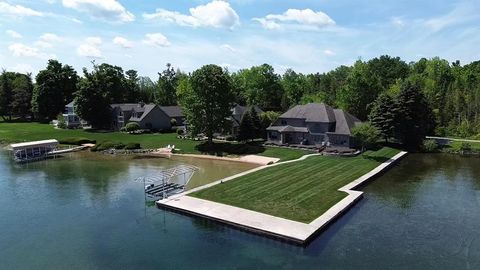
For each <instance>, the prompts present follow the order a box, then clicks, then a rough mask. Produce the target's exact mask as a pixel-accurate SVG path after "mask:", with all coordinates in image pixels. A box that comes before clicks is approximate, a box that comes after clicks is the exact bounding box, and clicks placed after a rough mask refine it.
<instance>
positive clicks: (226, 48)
mask: <svg viewBox="0 0 480 270" xmlns="http://www.w3.org/2000/svg"><path fill="white" fill-rule="evenodd" d="M220 49H222V50H225V51H229V52H233V53H234V52H237V50H235V48H233V47H232V46H230V45H228V44H222V45H221V46H220Z"/></svg>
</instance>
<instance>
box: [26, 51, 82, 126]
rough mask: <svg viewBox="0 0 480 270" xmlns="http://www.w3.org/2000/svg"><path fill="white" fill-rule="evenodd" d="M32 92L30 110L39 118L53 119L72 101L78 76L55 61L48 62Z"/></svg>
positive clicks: (69, 68) (37, 78) (71, 69)
mask: <svg viewBox="0 0 480 270" xmlns="http://www.w3.org/2000/svg"><path fill="white" fill-rule="evenodd" d="M35 80H36V85H35V88H34V90H33V97H32V109H33V111H34V112H35V113H36V115H37V116H38V117H40V118H47V119H49V120H51V119H55V117H56V116H57V114H58V113H60V112H62V111H63V109H64V107H65V104H67V103H69V102H70V101H72V98H73V93H74V92H75V91H76V84H77V81H78V76H77V73H76V71H75V70H73V68H72V67H70V66H68V65H63V66H62V64H61V63H60V62H58V61H57V60H49V61H48V64H47V68H46V69H44V70H41V71H40V72H39V73H38V74H37V76H36V78H35Z"/></svg>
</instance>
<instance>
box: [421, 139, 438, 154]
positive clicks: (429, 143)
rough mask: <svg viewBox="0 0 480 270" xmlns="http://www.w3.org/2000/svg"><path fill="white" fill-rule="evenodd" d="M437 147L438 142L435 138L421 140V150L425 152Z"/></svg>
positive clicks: (434, 149)
mask: <svg viewBox="0 0 480 270" xmlns="http://www.w3.org/2000/svg"><path fill="white" fill-rule="evenodd" d="M437 149H438V144H437V142H436V141H435V140H424V141H423V150H424V151H425V152H427V153H432V152H436V151H437Z"/></svg>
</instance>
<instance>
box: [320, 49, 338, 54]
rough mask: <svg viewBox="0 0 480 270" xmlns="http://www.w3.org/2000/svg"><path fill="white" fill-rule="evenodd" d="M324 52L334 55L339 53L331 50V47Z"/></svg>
mask: <svg viewBox="0 0 480 270" xmlns="http://www.w3.org/2000/svg"><path fill="white" fill-rule="evenodd" d="M323 53H324V54H325V55H328V56H334V55H336V54H337V53H335V52H334V51H332V50H329V49H326V50H324V51H323Z"/></svg>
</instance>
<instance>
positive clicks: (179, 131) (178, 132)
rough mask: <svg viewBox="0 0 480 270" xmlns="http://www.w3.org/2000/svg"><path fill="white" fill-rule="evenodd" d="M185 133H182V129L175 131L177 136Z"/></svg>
mask: <svg viewBox="0 0 480 270" xmlns="http://www.w3.org/2000/svg"><path fill="white" fill-rule="evenodd" d="M184 133H185V131H183V129H180V128H179V129H177V134H178V135H183V134H184Z"/></svg>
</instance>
